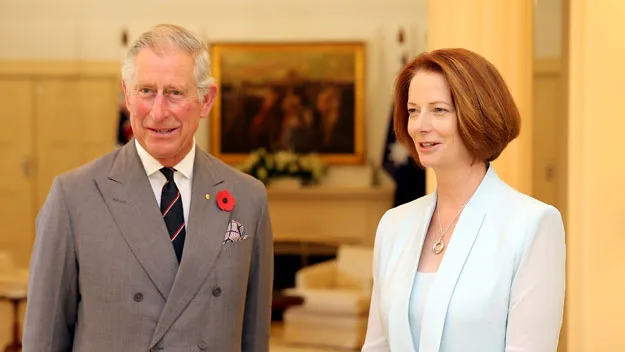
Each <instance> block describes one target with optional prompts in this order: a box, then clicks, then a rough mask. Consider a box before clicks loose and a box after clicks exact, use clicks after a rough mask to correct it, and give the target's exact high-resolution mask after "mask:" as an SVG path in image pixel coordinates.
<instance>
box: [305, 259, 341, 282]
mask: <svg viewBox="0 0 625 352" xmlns="http://www.w3.org/2000/svg"><path fill="white" fill-rule="evenodd" d="M335 275H336V260H328V261H325V262H321V263H318V264H313V265H310V266H307V267H305V268H302V269H300V270H299V271H298V272H297V273H296V274H295V287H296V288H297V289H310V288H328V287H332V286H334V281H335V280H334V277H335Z"/></svg>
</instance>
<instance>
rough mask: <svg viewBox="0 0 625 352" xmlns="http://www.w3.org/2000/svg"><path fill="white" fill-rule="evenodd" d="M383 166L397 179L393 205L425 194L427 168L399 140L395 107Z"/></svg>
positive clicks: (390, 120)
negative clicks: (395, 121)
mask: <svg viewBox="0 0 625 352" xmlns="http://www.w3.org/2000/svg"><path fill="white" fill-rule="evenodd" d="M382 167H383V168H384V169H385V170H386V172H388V173H389V175H390V176H391V177H392V178H393V179H394V180H395V184H396V188H395V196H394V199H393V207H396V206H398V205H402V204H404V203H408V202H410V201H413V200H415V199H417V198H419V197H422V196H424V195H425V169H422V168H421V167H419V165H417V163H416V162H415V161H414V159H413V158H412V157H411V156H410V152H408V150H407V149H406V148H405V147H404V146H403V145H401V143H399V141H397V137H396V136H395V131H394V129H393V109H392V108H391V114H390V118H389V124H388V133H387V136H386V143H385V146H384V156H383V159H382Z"/></svg>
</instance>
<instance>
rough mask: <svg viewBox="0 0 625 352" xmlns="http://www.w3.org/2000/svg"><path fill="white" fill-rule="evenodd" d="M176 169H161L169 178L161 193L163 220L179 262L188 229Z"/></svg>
mask: <svg viewBox="0 0 625 352" xmlns="http://www.w3.org/2000/svg"><path fill="white" fill-rule="evenodd" d="M174 171H176V170H174V169H173V168H169V167H164V168H162V169H161V172H162V173H163V175H165V178H167V182H165V184H164V185H163V191H162V193H161V214H163V220H165V225H167V231H169V239H170V240H171V243H172V244H173V246H174V251H175V252H176V257H177V258H178V262H180V259H181V258H182V249H183V247H184V237H185V234H186V231H185V226H184V212H183V211H182V197H181V196H180V190H178V187H176V182H174Z"/></svg>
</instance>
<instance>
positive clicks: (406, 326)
mask: <svg viewBox="0 0 625 352" xmlns="http://www.w3.org/2000/svg"><path fill="white" fill-rule="evenodd" d="M426 199H427V200H426V204H427V205H426V207H425V208H418V209H416V214H415V215H414V216H415V217H416V218H417V219H418V218H419V217H420V215H421V216H422V217H421V219H422V220H421V221H419V222H416V221H414V220H410V221H407V222H406V224H405V225H404V226H403V227H402V228H401V229H400V233H401V236H403V237H404V239H401V240H400V241H398V242H397V244H396V245H397V248H398V250H400V251H401V252H400V253H399V254H398V255H399V259H398V260H397V263H396V266H395V269H396V270H393V269H391V270H392V271H394V273H393V275H394V276H393V278H392V279H391V280H392V281H391V282H393V285H392V287H393V288H392V292H393V294H392V296H393V297H392V298H390V299H391V305H390V309H389V317H388V321H389V323H390V324H393V325H391V326H389V344H390V348H391V351H406V352H408V351H414V345H413V340H412V331H411V330H410V321H409V316H408V312H409V307H410V297H411V295H412V287H413V286H414V278H415V275H416V273H417V269H418V267H419V259H420V257H421V251H422V248H423V242H424V240H425V235H426V233H427V229H428V226H429V224H430V220H431V219H432V213H433V211H434V205H435V204H436V193H434V194H431V195H428V196H427V198H426ZM394 322H397V323H396V324H394Z"/></svg>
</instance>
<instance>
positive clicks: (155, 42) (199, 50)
mask: <svg viewBox="0 0 625 352" xmlns="http://www.w3.org/2000/svg"><path fill="white" fill-rule="evenodd" d="M168 47H174V48H177V49H180V50H182V51H184V52H186V53H189V54H190V55H191V56H193V60H194V67H193V78H194V80H195V86H196V88H197V91H198V95H199V100H200V102H203V101H204V96H205V95H206V93H207V92H208V89H209V87H210V86H211V84H212V83H213V78H212V77H211V75H210V58H209V55H208V50H207V49H206V44H204V41H203V40H202V38H201V37H200V36H198V35H197V34H195V33H193V32H191V31H189V30H187V29H185V28H182V27H180V26H176V25H172V24H159V25H157V26H154V27H153V28H152V29H150V30H149V31H147V32H145V33H143V34H142V35H141V36H140V37H139V38H138V39H137V40H136V41H135V42H134V43H133V44H132V45H131V46H130V48H129V49H128V52H127V53H126V58H125V59H124V63H123V65H122V79H123V80H124V83H125V84H126V86H127V87H129V86H130V81H131V80H132V78H133V76H134V73H135V61H136V58H137V54H138V53H139V51H141V49H144V48H150V49H152V50H155V51H156V52H157V53H158V52H159V50H166V49H167V48H168Z"/></svg>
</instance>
